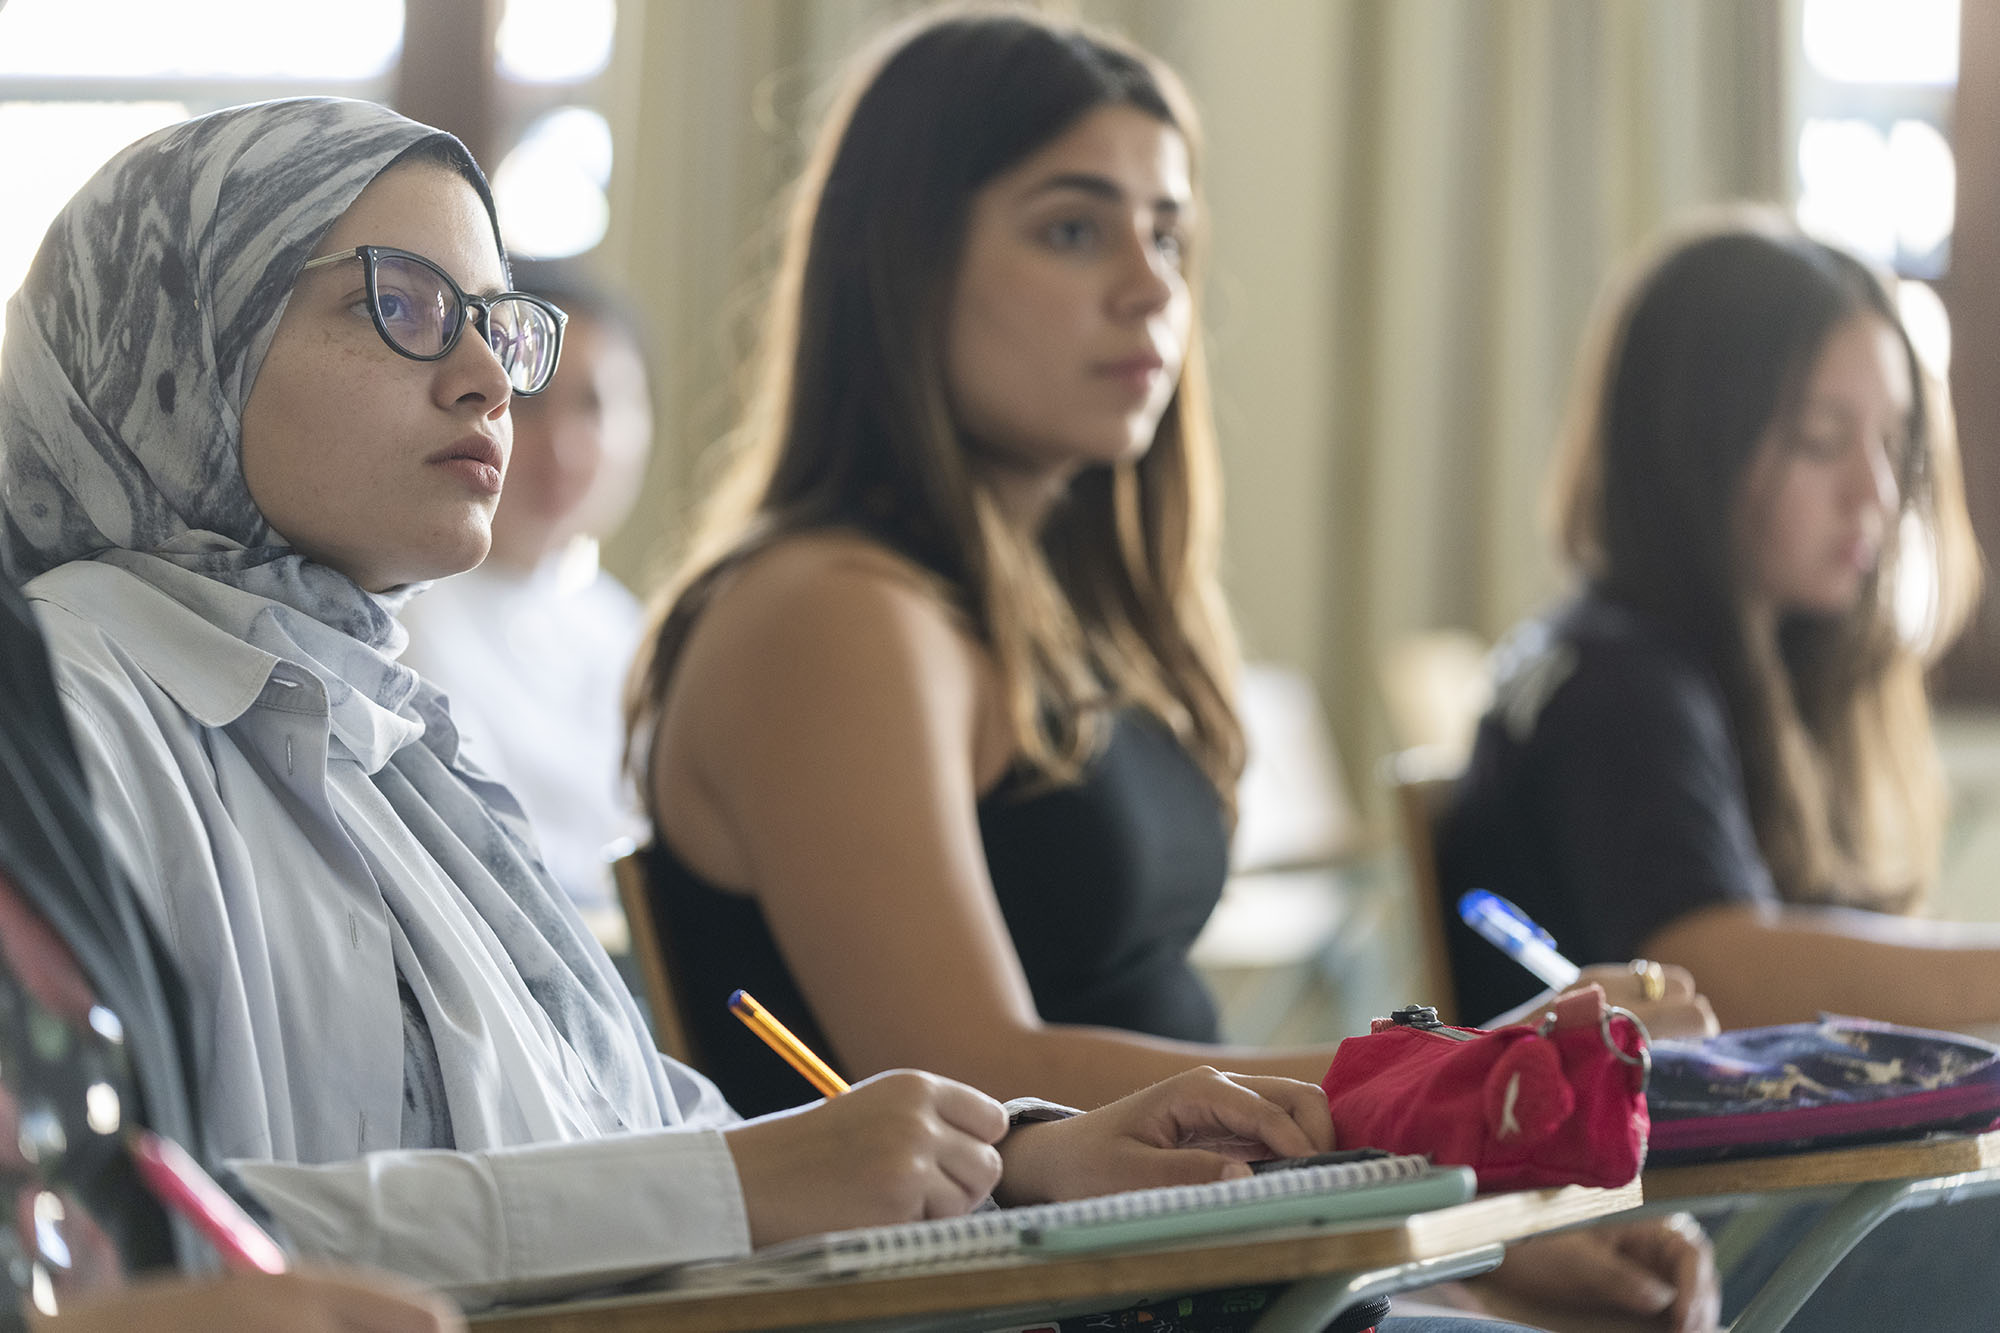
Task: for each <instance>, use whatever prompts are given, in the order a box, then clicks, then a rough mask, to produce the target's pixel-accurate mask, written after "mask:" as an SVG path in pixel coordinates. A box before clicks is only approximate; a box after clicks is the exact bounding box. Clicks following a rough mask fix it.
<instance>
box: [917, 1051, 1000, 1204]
mask: <svg viewBox="0 0 2000 1333" xmlns="http://www.w3.org/2000/svg"><path fill="white" fill-rule="evenodd" d="M924 1077H925V1078H928V1079H930V1080H932V1082H933V1083H934V1084H935V1085H936V1088H935V1090H934V1092H933V1094H932V1104H933V1105H934V1106H935V1107H936V1109H937V1113H938V1116H939V1118H941V1119H942V1120H943V1121H944V1122H945V1123H946V1124H948V1125H950V1126H951V1127H952V1128H954V1129H956V1130H958V1131H960V1132H961V1133H965V1134H969V1135H971V1136H972V1137H973V1138H975V1139H978V1140H979V1141H980V1142H981V1143H998V1142H999V1141H1000V1140H1001V1139H1004V1138H1006V1137H1007V1108H1006V1107H1004V1106H1002V1105H1001V1104H1000V1103H999V1102H996V1101H994V1100H993V1099H992V1098H991V1097H988V1096H987V1095H986V1094H985V1093H983V1092H981V1091H979V1090H978V1089H977V1088H970V1087H967V1086H966V1085H965V1084H963V1083H955V1082H953V1081H952V1080H950V1079H948V1078H939V1077H937V1076H936V1075H935V1074H926V1075H924ZM980 1194H981V1197H982V1198H983V1197H984V1196H985V1191H983V1190H982V1191H981V1192H980Z"/></svg>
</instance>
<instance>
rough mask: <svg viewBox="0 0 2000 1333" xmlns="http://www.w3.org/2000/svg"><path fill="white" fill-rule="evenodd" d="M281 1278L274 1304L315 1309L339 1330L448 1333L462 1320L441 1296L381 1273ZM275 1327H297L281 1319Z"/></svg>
mask: <svg viewBox="0 0 2000 1333" xmlns="http://www.w3.org/2000/svg"><path fill="white" fill-rule="evenodd" d="M280 1281H283V1282H286V1283H288V1284H289V1286H290V1289H289V1290H288V1291H284V1292H283V1293H282V1295H281V1297H280V1299H281V1300H282V1302H283V1303H282V1304H279V1305H276V1309H277V1312H278V1313H279V1315H280V1316H282V1315H283V1313H284V1311H285V1310H286V1309H297V1310H304V1309H308V1308H316V1309H318V1310H321V1311H323V1312H324V1313H325V1315H326V1321H327V1326H328V1327H329V1328H334V1329H339V1330H341V1333H349V1330H351V1331H352V1333H447V1330H454V1331H455V1330H460V1329H463V1328H464V1327H465V1321H464V1320H463V1319H461V1318H460V1317H459V1315H458V1312H457V1311H456V1310H454V1309H453V1308H451V1306H450V1305H448V1304H447V1303H446V1302H445V1301H444V1300H443V1298H441V1297H439V1296H435V1295H433V1294H431V1293H429V1292H426V1291H424V1290H422V1289H421V1288H419V1287H416V1286H413V1285H411V1284H410V1283H408V1282H405V1281H403V1280H401V1279H399V1278H392V1277H388V1276H386V1275H381V1274H372V1273H371V1274H367V1275H362V1274H356V1273H339V1272H308V1273H294V1274H287V1275H285V1277H284V1278H282V1279H280ZM279 1326H289V1327H295V1325H289V1324H286V1323H284V1322H283V1321H282V1319H281V1322H280V1325H279Z"/></svg>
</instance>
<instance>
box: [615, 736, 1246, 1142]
mask: <svg viewBox="0 0 2000 1333" xmlns="http://www.w3.org/2000/svg"><path fill="white" fill-rule="evenodd" d="M979 831H980V836H981V838H982V839H983V840H984V842H985V847H986V864H987V869H988V871H989V873H990V874H991V876H992V880H993V887H994V891H995V893H996V895H997V896H998V898H999V901H1000V910H1001V913H1002V914H1003V915H1004V916H1005V918H1006V921H1007V929H1008V932H1009V933H1010V934H1011V935H1012V936H1013V940H1014V948H1015V951H1016V952H1017V953H1018V954H1019V955H1020V957H1021V964H1022V967H1023V969H1024V970H1025V971H1026V973H1027V977H1028V985H1029V987H1030V989H1031V990H1032V991H1033V993H1034V997H1035V1005H1036V1008H1037V1009H1038V1010H1039V1011H1040V1013H1041V1016H1042V1018H1043V1020H1044V1021H1045V1022H1050V1023H1087V1024H1095V1025H1099V1026H1103V1027H1115V1028H1125V1029H1128V1030H1131V1031H1134V1032H1144V1033H1150V1034H1152V1035H1155V1036H1161V1037H1173V1038H1179V1039H1182V1040H1186V1041H1199V1042H1212V1041H1215V1040H1217V1038H1218V1031H1217V1027H1216V1016H1215V1006H1214V1003H1213V1001H1212V1000H1211V999H1210V997H1209V993H1208V988H1207V987H1206V986H1205V985H1204V984H1203V983H1202V980H1201V978H1200V977H1199V976H1198V975H1197V974H1196V973H1195V970H1194V968H1193V966H1192V965H1191V964H1189V962H1188V957H1187V954H1188V947H1189V946H1190V945H1191V944H1193V943H1194V938H1195V936H1196V935H1198V934H1199V933H1200V932H1201V928H1202V925H1203V924H1204V923H1205V922H1206V921H1207V920H1208V917H1209V914H1210V913H1211V912H1212V911H1214V910H1215V903H1216V900H1217V898H1219V897H1220V896H1221V893H1222V881H1223V878H1224V876H1225V875H1226V874H1227V873H1228V868H1229V864H1228V863H1229V835H1228V829H1227V825H1226V823H1225V819H1224V814H1223V809H1222V803H1221V801H1220V800H1219V799H1218V798H1217V796H1216V792H1215V788H1214V787H1213V786H1212V785H1210V783H1209V781H1208V778H1207V776H1206V775H1205V774H1204V773H1203V772H1202V771H1201V769H1200V768H1199V767H1198V766H1197V765H1196V764H1195V762H1194V760H1193V759H1192V758H1191V757H1190V756H1189V755H1188V753H1187V751H1186V750H1184V749H1183V748H1181V745H1180V743H1179V742H1178V741H1177V740H1176V739H1175V738H1174V736H1173V734H1172V733H1171V732H1170V731H1169V730H1168V729H1167V728H1166V727H1164V726H1163V725H1161V724H1160V723H1159V722H1158V721H1157V720H1156V719H1154V718H1153V717H1152V715H1151V714H1148V713H1144V712H1141V711H1139V710H1137V709H1132V710H1127V711H1126V712H1123V713H1121V714H1119V715H1118V717H1117V718H1116V719H1115V721H1114V723H1113V726H1112V730H1111V736H1110V739H1109V741H1108V743H1107V744H1106V745H1105V747H1104V749H1103V750H1102V751H1101V752H1100V753H1099V754H1098V756H1097V757H1096V758H1095V759H1093V760H1092V761H1091V763H1090V764H1089V766H1088V767H1087V768H1086V769H1085V771H1084V773H1083V776H1082V779H1081V780H1080V781H1079V782H1077V783H1076V784H1074V785H1072V786H1068V787H1058V788H1054V789H1049V788H1046V787H1037V786H1036V785H1035V784H1034V783H1033V782H1032V781H1030V780H1029V779H1028V778H1027V777H1026V776H1025V775H1010V776H1009V777H1008V778H1006V779H1003V780H1002V781H1001V782H1000V784H999V785H998V786H996V787H995V788H994V789H993V790H992V791H991V792H989V793H988V794H987V795H986V796H985V797H984V798H983V799H982V800H981V801H980V802H979ZM648 879H649V884H650V892H651V895H652V899H653V910H654V913H655V915H656V916H657V917H658V919H659V921H660V923H661V931H662V933H663V934H664V935H665V936H666V937H667V938H666V940H665V941H664V943H665V944H666V947H667V956H668V959H669V961H670V965H671V966H672V968H673V971H674V979H675V984H676V986H677V988H678V989H679V992H680V998H681V1003H682V1006H683V1010H684V1015H683V1017H684V1020H685V1022H686V1024H687V1027H688V1035H689V1039H690V1040H691V1041H692V1042H693V1044H694V1046H695V1052H694V1054H695V1063H696V1065H697V1066H698V1067H699V1068H701V1070H702V1072H704V1073H706V1074H707V1075H708V1076H709V1077H710V1078H713V1079H714V1080H715V1081H716V1083H717V1084H718V1085H719V1086H720V1087H721V1089H722V1091H723V1093H724V1095H725V1096H727V1097H728V1098H729V1101H730V1104H731V1105H733V1106H734V1107H735V1108H736V1109H737V1110H738V1111H740V1112H742V1113H743V1114H744V1115H746V1116H754V1115H761V1114H763V1113H764V1112H767V1111H775V1110H779V1109H782V1108H784V1107H787V1106H796V1105H798V1104H799V1103H800V1102H803V1101H808V1100H810V1099H811V1098H812V1096H813V1093H812V1089H811V1088H810V1087H808V1086H807V1085H806V1083H805V1082H804V1080H802V1079H801V1078H800V1077H799V1076H798V1075H797V1074H795V1073H794V1072H792V1069H791V1067H790V1066H788V1065H786V1064H785V1063H784V1062H783V1061H781V1060H779V1059H778V1057H777V1056H776V1055H774V1054H772V1053H771V1051H770V1050H769V1049H768V1048H766V1047H765V1046H764V1044H763V1043H762V1042H760V1041H758V1040H757V1038H756V1037H754V1036H752V1035H751V1034H750V1032H749V1030H748V1029H746V1028H745V1027H744V1026H743V1025H742V1024H741V1023H739V1022H737V1020H736V1019H735V1018H734V1017H733V1016H732V1015H731V1014H730V1013H729V1011H728V1008H727V1002H728V998H729V993H730V992H731V991H733V990H735V989H736V988H738V987H742V988H743V989H745V990H747V991H749V992H750V993H751V994H752V995H755V996H756V997H757V999H758V1000H759V1001H760V1002H761V1003H762V1004H763V1005H764V1007H765V1008H767V1009H769V1010H770V1011H771V1012H772V1013H773V1014H775V1015H776V1016H777V1017H778V1019H779V1020H780V1021H782V1022H783V1023H785V1024H786V1025H787V1026H789V1027H790V1028H791V1029H792V1030H793V1031H794V1032H796V1033H797V1034H798V1035H799V1037H800V1038H801V1039H802V1040H803V1041H805V1042H806V1043H807V1044H808V1045H810V1046H811V1047H812V1048H813V1049H814V1050H817V1051H820V1052H822V1053H823V1054H825V1055H826V1056H827V1058H828V1059H829V1060H830V1061H832V1063H833V1064H834V1065H835V1067H836V1068H842V1061H841V1058H840V1050H839V1047H838V1046H837V1044H835V1043H834V1042H831V1041H829V1040H828V1039H827V1036H826V1034H825V1032H824V1031H822V1030H821V1028H820V1025H819V1024H818V1022H817V1021H815V1019H814V1017H813V1014H812V1009H811V1007H810V1006H809V1005H808V1004H807V1003H806V1002H805V998H804V997H803V996H802V995H800V994H799V989H798V986H797V985H796V984H795V983H794V982H793V979H792V973H791V970H790V968H788V967H787V966H786V964H785V960H784V958H783V957H782V955H781V954H780V953H779V950H778V947H777V942H776V941H775V940H774V939H773V938H772V936H771V932H770V928H769V926H768V925H766V923H765V921H764V913H763V910H762V909H761V908H760V907H759V906H758V905H757V903H756V901H755V900H754V899H752V898H748V897H745V896H743V895H741V894H735V893H729V892H726V891H724V890H722V889H719V888H717V887H716V886H715V885H713V884H710V883H708V882H707V881H706V880H703V879H701V878H700V877H699V876H697V875H695V874H694V873H693V872H692V871H691V870H689V869H688V868H687V866H686V865H684V864H683V863H682V862H681V860H680V858H679V857H678V856H676V855H675V854H674V853H673V851H672V850H671V849H670V848H669V847H667V846H666V843H665V840H664V839H661V840H658V841H656V842H655V844H654V847H653V850H652V853H651V859H650V861H649V863H648ZM842 1072H843V1073H856V1072H860V1071H855V1070H853V1069H851V1068H842Z"/></svg>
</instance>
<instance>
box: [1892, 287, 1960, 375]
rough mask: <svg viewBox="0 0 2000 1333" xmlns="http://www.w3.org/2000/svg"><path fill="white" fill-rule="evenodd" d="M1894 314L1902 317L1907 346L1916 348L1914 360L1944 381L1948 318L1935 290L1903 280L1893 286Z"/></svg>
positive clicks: (1948, 346)
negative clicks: (1908, 340)
mask: <svg viewBox="0 0 2000 1333" xmlns="http://www.w3.org/2000/svg"><path fill="white" fill-rule="evenodd" d="M1896 313H1897V314H1899V315H1901V316H1902V317H1903V327H1904V328H1905V329H1906V330H1908V331H1909V335H1910V345H1911V346H1913V347H1915V348H1916V349H1917V360H1919V361H1921V362H1923V363H1924V368H1925V369H1927V370H1929V371H1930V372H1931V373H1932V374H1933V375H1936V376H1937V377H1938V378H1939V379H1943V378H1944V376H1945V372H1946V371H1948V370H1950V369H1951V316H1950V315H1948V314H1946V313H1945V309H1944V302H1943V300H1941V299H1940V298H1939V297H1938V294H1937V288H1935V287H1933V286H1931V285H1930V284H1929V283H1928V282H1918V281H1917V280H1916V279H1914V278H1905V279H1904V280H1903V281H1901V282H1899V283H1897V284H1896Z"/></svg>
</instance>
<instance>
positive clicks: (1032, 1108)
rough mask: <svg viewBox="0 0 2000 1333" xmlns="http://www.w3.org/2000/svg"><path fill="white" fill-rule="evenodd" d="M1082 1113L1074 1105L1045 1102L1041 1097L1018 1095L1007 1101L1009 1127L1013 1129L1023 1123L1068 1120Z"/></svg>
mask: <svg viewBox="0 0 2000 1333" xmlns="http://www.w3.org/2000/svg"><path fill="white" fill-rule="evenodd" d="M1082 1114H1083V1112H1081V1111H1079V1110H1077V1109H1076V1108H1075V1107H1074V1106H1064V1105H1063V1104H1062V1103H1061V1102H1045V1101H1043V1100H1042V1099H1041V1098H1040V1097H1016V1098H1014V1100H1012V1101H1010V1102H1008V1103H1007V1128H1008V1129H1010V1130H1013V1129H1018V1128H1020V1127H1021V1126H1022V1125H1040V1124H1046V1123H1047V1122H1048V1121H1051V1120H1067V1119H1069V1118H1070V1117H1071V1116H1073V1115H1082Z"/></svg>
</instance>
